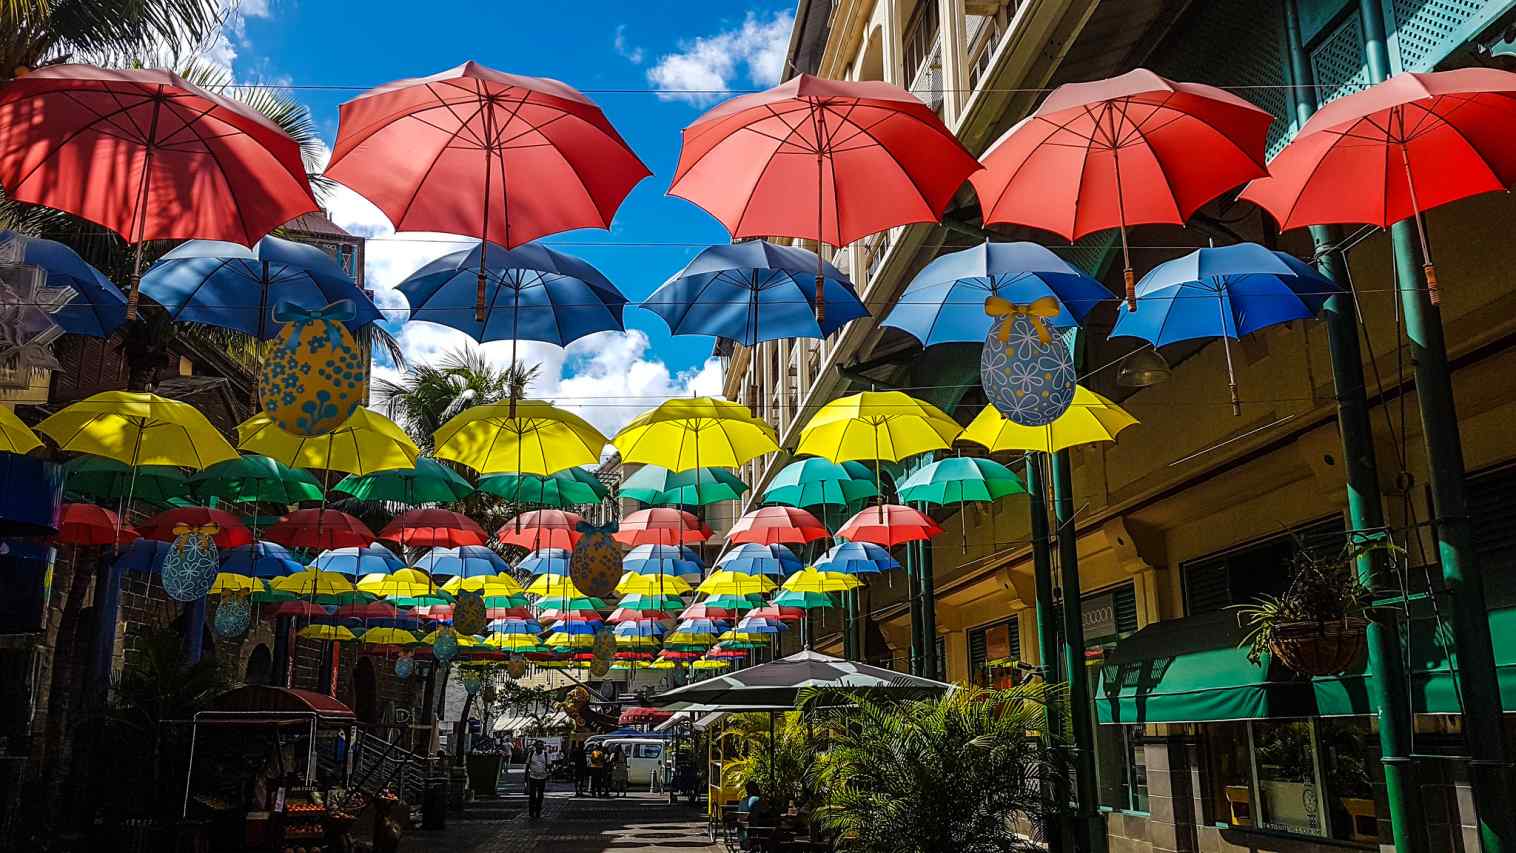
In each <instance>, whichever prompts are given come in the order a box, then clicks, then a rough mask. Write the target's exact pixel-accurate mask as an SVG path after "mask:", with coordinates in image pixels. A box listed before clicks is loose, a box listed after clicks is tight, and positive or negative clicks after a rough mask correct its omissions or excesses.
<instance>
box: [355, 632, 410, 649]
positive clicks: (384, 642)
mask: <svg viewBox="0 0 1516 853" xmlns="http://www.w3.org/2000/svg"><path fill="white" fill-rule="evenodd" d="M418 642H420V638H419V637H417V636H416V633H415V632H414V631H409V630H406V629H405V628H370V629H368V630H367V631H364V632H363V644H364V645H365V646H413V645H416V644H417V643H418Z"/></svg>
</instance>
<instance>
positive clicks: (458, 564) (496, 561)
mask: <svg viewBox="0 0 1516 853" xmlns="http://www.w3.org/2000/svg"><path fill="white" fill-rule="evenodd" d="M510 567H511V566H510V564H509V563H507V562H506V561H505V560H504V559H502V558H501V556H500V555H499V554H496V553H495V552H494V551H491V550H490V549H489V548H487V547H485V546H483V545H460V546H459V547H457V548H433V549H432V550H430V551H428V552H426V554H425V555H423V556H422V557H421V559H419V560H417V561H416V568H418V569H420V570H421V571H423V572H426V573H427V574H429V575H437V576H440V577H458V576H462V577H465V578H475V577H484V576H489V575H498V574H500V573H501V572H505V571H509V570H510Z"/></svg>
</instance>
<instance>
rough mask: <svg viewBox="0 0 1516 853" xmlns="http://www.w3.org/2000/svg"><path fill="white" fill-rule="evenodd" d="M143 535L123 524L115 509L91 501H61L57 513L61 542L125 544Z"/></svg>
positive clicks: (59, 541) (65, 543)
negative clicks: (71, 502)
mask: <svg viewBox="0 0 1516 853" xmlns="http://www.w3.org/2000/svg"><path fill="white" fill-rule="evenodd" d="M140 538H142V534H140V533H138V532H137V531H135V530H133V529H131V528H130V527H126V526H123V525H122V524H121V520H120V519H118V518H117V517H116V514H115V513H114V512H111V511H110V510H108V509H106V508H105V507H99V506H95V505H94V504H64V505H63V506H62V508H61V511H60V512H59V515H58V535H57V537H56V540H57V542H58V543H59V544H60V545H115V544H118V543H119V544H121V545H126V544H129V543H130V542H132V541H134V540H136V539H140Z"/></svg>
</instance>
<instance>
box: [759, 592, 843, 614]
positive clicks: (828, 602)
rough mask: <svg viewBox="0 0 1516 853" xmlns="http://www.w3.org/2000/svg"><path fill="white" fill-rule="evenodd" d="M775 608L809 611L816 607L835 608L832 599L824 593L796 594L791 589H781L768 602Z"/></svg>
mask: <svg viewBox="0 0 1516 853" xmlns="http://www.w3.org/2000/svg"><path fill="white" fill-rule="evenodd" d="M770 603H772V604H773V605H774V606H775V607H800V608H803V609H805V610H811V609H813V608H817V607H835V606H836V605H835V603H833V601H832V597H831V596H830V595H828V594H827V593H824V592H796V591H795V590H792V589H781V590H779V592H777V593H775V594H774V598H773V601H772V602H770Z"/></svg>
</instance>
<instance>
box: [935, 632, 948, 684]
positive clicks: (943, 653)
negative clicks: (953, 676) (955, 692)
mask: <svg viewBox="0 0 1516 853" xmlns="http://www.w3.org/2000/svg"><path fill="white" fill-rule="evenodd" d="M933 659H934V660H935V662H936V664H937V671H936V672H935V673H934V674H933V677H934V678H936V679H937V680H938V681H947V671H948V665H947V638H946V637H941V636H939V637H938V638H937V652H936V654H935V655H933Z"/></svg>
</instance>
